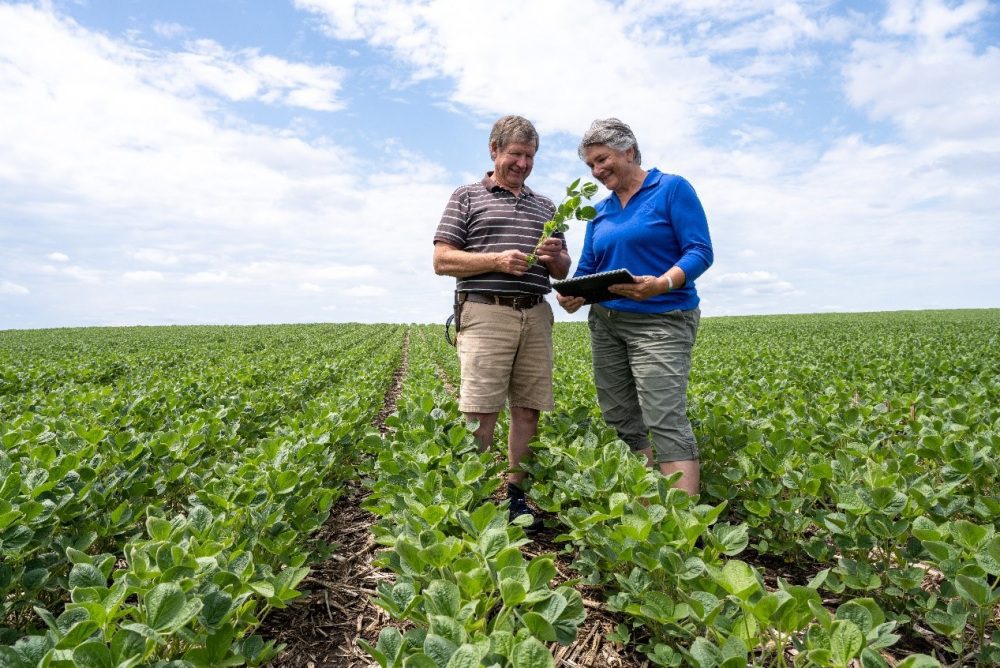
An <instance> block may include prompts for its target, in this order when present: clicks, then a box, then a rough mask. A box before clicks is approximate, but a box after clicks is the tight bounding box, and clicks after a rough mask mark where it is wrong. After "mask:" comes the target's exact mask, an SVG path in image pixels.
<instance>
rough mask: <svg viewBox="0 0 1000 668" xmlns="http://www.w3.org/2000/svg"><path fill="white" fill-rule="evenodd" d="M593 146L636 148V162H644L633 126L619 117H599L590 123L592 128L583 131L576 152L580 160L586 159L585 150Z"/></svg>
mask: <svg viewBox="0 0 1000 668" xmlns="http://www.w3.org/2000/svg"><path fill="white" fill-rule="evenodd" d="M591 146H608V147H610V148H613V149H614V150H616V151H622V152H625V151H627V150H628V149H630V148H631V149H635V164H636V165H641V164H642V153H640V152H639V142H638V141H636V138H635V133H634V132H632V128H630V127H629V126H628V125H626V124H625V123H623V122H622V121H620V120H618V119H617V118H598V119H597V120H596V121H594V122H593V123H591V124H590V129H589V130H587V131H586V132H584V133H583V139H581V140H580V146H579V147H578V148H577V149H576V154H577V155H579V156H580V160H586V158H584V156H583V154H584V151H585V150H586V149H587V148H589V147H591Z"/></svg>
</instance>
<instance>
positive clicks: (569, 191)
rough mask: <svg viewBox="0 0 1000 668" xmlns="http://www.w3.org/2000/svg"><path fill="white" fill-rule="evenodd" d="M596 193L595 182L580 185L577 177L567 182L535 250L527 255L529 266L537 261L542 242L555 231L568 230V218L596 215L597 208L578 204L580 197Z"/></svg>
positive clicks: (582, 218) (592, 216)
mask: <svg viewBox="0 0 1000 668" xmlns="http://www.w3.org/2000/svg"><path fill="white" fill-rule="evenodd" d="M596 193H597V184H596V183H592V182H590V181H587V182H586V183H584V184H583V185H582V186H581V185H580V179H577V180H576V181H573V183H571V184H569V186H568V187H567V188H566V198H565V199H563V201H562V204H560V205H559V208H557V209H556V213H555V215H554V216H552V220H550V221H548V222H547V223H545V228H544V229H543V230H542V237H541V238H540V239H539V240H538V243H537V244H535V250H533V251H532V252H531V255H529V256H528V266H529V267H531V266H534V264H535V263H536V262H538V249H539V248H541V247H542V244H544V243H545V242H546V241H548V240H549V238H550V237H551V236H552V235H553V234H555V233H556V232H565V231H566V230H568V229H569V221H570V220H573V219H576V220H593V219H594V217H595V216H597V209H595V208H594V207H592V206H580V202H581V198H582V199H587V200H589V199H590V198H591V197H593V196H594V195H595V194H596Z"/></svg>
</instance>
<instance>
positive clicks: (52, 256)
mask: <svg viewBox="0 0 1000 668" xmlns="http://www.w3.org/2000/svg"><path fill="white" fill-rule="evenodd" d="M45 257H46V258H48V259H49V260H52V261H53V262H69V255H66V253H59V252H56V253H49V254H48V255H46V256H45Z"/></svg>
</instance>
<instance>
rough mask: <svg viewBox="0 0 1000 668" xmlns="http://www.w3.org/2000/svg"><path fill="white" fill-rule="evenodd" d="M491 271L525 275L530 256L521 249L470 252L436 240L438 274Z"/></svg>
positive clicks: (448, 274) (458, 274)
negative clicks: (496, 251) (497, 251)
mask: <svg viewBox="0 0 1000 668" xmlns="http://www.w3.org/2000/svg"><path fill="white" fill-rule="evenodd" d="M567 259H569V256H568V255H567ZM491 271H500V272H503V273H505V274H512V275H514V276H523V275H524V274H525V272H527V271H528V256H527V255H525V254H524V253H522V252H521V251H519V250H507V251H504V252H502V253H470V252H468V251H464V250H460V249H458V248H455V247H454V246H452V245H451V244H448V243H445V242H444V241H435V242H434V273H435V274H437V275H438V276H454V277H455V278H467V277H469V276H476V275H478V274H486V273H489V272H491Z"/></svg>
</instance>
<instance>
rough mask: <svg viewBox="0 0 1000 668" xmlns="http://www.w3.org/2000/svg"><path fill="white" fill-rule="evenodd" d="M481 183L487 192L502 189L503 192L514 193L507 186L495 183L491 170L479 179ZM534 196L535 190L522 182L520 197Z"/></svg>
mask: <svg viewBox="0 0 1000 668" xmlns="http://www.w3.org/2000/svg"><path fill="white" fill-rule="evenodd" d="M481 183H482V184H483V187H484V188H486V190H487V192H495V191H497V190H503V191H504V192H508V193H510V194H511V195H513V194H514V193H512V192H510V190H508V189H507V188H504V187H503V186H502V185H500V184H499V183H497V182H496V181H494V180H493V172H492V171H489V172H486V176H484V177H483V180H482V181H481ZM534 196H535V191H534V190H532V189H531V188H529V187H528V184H524V185H522V186H521V195H520V197H521V198H522V199H523V198H525V197H534Z"/></svg>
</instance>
